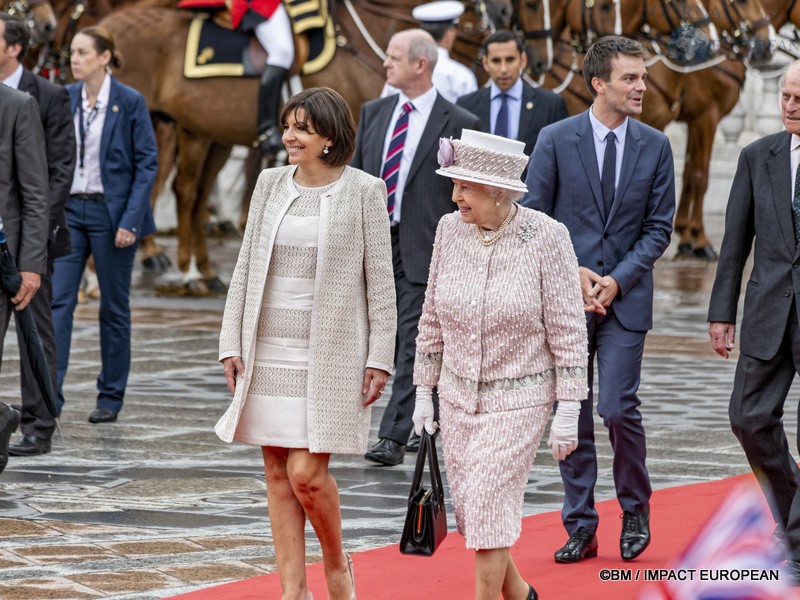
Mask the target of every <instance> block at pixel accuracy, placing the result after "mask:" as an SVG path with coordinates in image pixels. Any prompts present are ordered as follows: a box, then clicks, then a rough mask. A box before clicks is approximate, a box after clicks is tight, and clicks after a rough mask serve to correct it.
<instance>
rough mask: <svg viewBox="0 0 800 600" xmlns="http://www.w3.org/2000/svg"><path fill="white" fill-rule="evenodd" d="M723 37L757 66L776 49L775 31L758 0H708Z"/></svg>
mask: <svg viewBox="0 0 800 600" xmlns="http://www.w3.org/2000/svg"><path fill="white" fill-rule="evenodd" d="M707 2H708V11H709V13H710V15H711V18H712V19H713V20H714V23H715V24H716V25H717V27H719V29H720V31H721V35H722V39H723V40H724V41H725V42H726V43H727V44H728V45H729V46H730V51H731V52H732V53H733V54H734V55H735V56H737V57H738V58H742V59H747V60H749V61H750V63H751V64H753V65H755V66H758V65H760V64H764V63H768V62H769V61H770V59H771V58H772V55H773V54H774V52H775V41H776V34H775V28H774V27H772V25H771V24H770V20H769V15H767V13H766V11H765V10H764V7H763V6H762V5H761V2H760V1H759V0H707Z"/></svg>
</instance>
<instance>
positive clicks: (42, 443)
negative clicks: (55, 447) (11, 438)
mask: <svg viewBox="0 0 800 600" xmlns="http://www.w3.org/2000/svg"><path fill="white" fill-rule="evenodd" d="M48 452H50V440H45V439H42V438H39V437H36V436H35V435H23V436H22V437H21V438H19V441H18V442H17V443H16V444H11V445H10V446H9V447H8V454H9V455H10V456H36V455H37V454H47V453H48Z"/></svg>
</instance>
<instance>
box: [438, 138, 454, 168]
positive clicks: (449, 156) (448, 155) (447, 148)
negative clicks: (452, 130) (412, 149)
mask: <svg viewBox="0 0 800 600" xmlns="http://www.w3.org/2000/svg"><path fill="white" fill-rule="evenodd" d="M436 158H437V160H438V161H439V166H440V167H449V166H451V165H452V164H453V163H454V162H455V161H456V149H455V147H454V146H453V138H439V153H438V154H437V155H436Z"/></svg>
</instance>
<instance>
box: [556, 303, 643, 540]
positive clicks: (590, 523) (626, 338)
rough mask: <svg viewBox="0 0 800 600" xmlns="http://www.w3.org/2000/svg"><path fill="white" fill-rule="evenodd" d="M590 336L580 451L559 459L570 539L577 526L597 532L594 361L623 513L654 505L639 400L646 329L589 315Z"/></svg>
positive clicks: (600, 410)
mask: <svg viewBox="0 0 800 600" xmlns="http://www.w3.org/2000/svg"><path fill="white" fill-rule="evenodd" d="M586 325H587V329H588V334H589V336H588V337H589V397H588V398H587V399H586V400H583V401H582V402H581V412H580V417H579V419H578V447H577V448H576V449H575V451H574V452H572V454H570V455H569V456H568V457H567V459H566V460H562V461H559V468H560V469H561V479H562V481H563V483H564V506H563V508H562V510H561V518H562V521H563V522H564V527H565V528H566V530H567V532H568V533H569V534H570V535H572V534H573V533H574V532H575V531H576V530H577V529H578V528H579V527H584V528H585V529H586V530H587V531H589V532H595V531H596V530H597V523H598V515H597V510H596V509H595V505H594V486H595V484H596V482H597V449H596V447H595V439H594V410H593V406H594V394H593V391H592V390H593V384H594V377H595V366H594V365H595V358H596V359H597V370H596V373H597V381H598V396H597V412H598V414H599V415H600V416H601V417H602V418H603V423H604V424H605V426H606V427H607V428H608V437H609V440H610V441H611V448H612V449H613V451H614V458H613V467H612V470H613V475H614V486H615V488H616V492H617V500H618V501H619V504H620V506H621V507H622V510H623V511H628V512H631V513H633V514H640V513H641V512H642V511H643V510H644V508H645V507H646V506H648V504H649V502H650V496H651V495H652V488H651V486H650V476H649V474H648V472H647V466H646V465H645V459H646V456H647V448H646V445H645V435H644V426H643V425H642V415H641V413H640V412H639V405H640V404H641V400H639V397H638V396H637V391H638V389H639V381H640V377H641V370H642V354H643V352H644V339H645V335H646V334H647V332H646V331H630V330H628V329H625V328H624V327H623V326H622V324H621V323H620V322H619V320H617V317H616V316H615V315H614V312H613V309H612V310H609V312H608V314H607V315H599V314H596V313H587V314H586Z"/></svg>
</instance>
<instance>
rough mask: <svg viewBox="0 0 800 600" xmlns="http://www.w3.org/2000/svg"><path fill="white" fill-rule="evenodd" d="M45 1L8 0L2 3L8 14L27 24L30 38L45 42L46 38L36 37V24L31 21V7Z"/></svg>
mask: <svg viewBox="0 0 800 600" xmlns="http://www.w3.org/2000/svg"><path fill="white" fill-rule="evenodd" d="M47 1H48V0H10V1H9V2H4V3H3V4H4V6H5V11H6V12H7V13H8V14H9V15H11V16H12V17H16V18H17V19H19V20H21V21H23V22H24V23H25V24H26V25H27V26H28V30H29V31H30V32H31V36H32V39H35V40H36V42H39V41H44V42H46V41H47V40H40V39H39V38H38V35H37V34H38V32H37V31H36V25H35V24H34V22H33V9H34V8H36V7H37V6H40V5H42V4H47Z"/></svg>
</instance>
